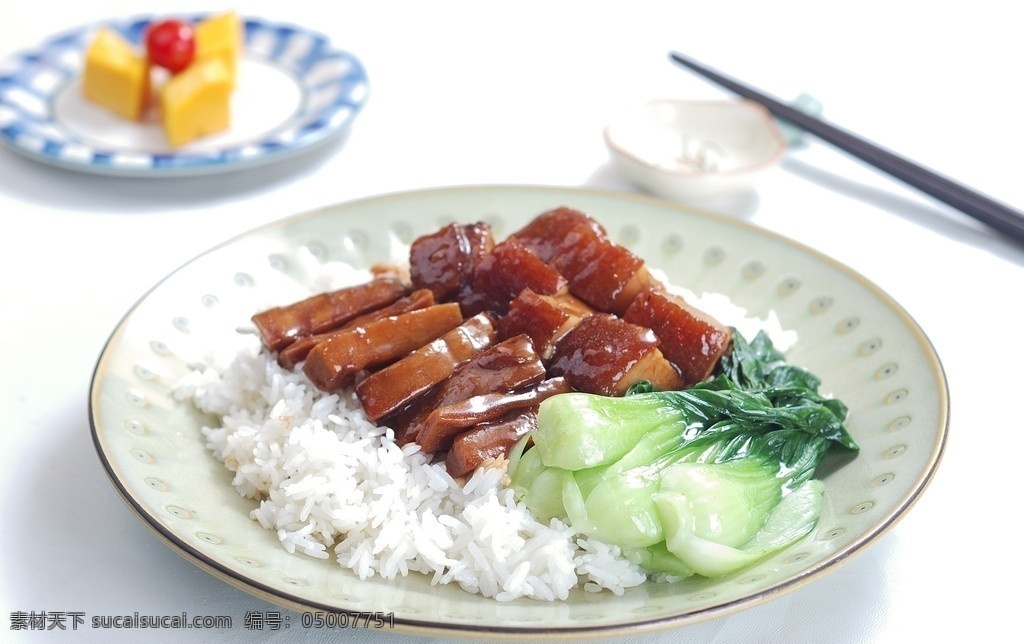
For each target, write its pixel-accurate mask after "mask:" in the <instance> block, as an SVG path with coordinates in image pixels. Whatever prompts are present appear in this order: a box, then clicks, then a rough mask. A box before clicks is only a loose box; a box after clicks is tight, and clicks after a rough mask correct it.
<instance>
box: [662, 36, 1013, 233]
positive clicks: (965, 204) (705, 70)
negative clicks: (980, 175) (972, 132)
mask: <svg viewBox="0 0 1024 644" xmlns="http://www.w3.org/2000/svg"><path fill="white" fill-rule="evenodd" d="M669 56H670V57H671V59H672V60H673V61H674V62H676V63H678V64H679V65H682V66H683V67H686V68H688V69H690V70H692V71H694V72H697V73H698V74H699V75H701V76H703V77H704V78H707V79H708V80H710V81H712V82H714V83H715V84H717V85H720V86H722V87H724V88H725V89H728V90H729V91H731V92H734V93H735V94H738V95H739V96H742V97H743V98H746V99H749V100H751V101H754V102H755V103H760V104H761V105H763V106H764V107H765V108H766V109H767V110H768V111H769V112H771V113H772V114H773V115H775V116H776V117H778V118H780V119H783V120H785V121H788V122H790V123H792V124H793V125H796V126H797V127H799V128H801V129H803V130H806V131H807V132H810V133H811V134H813V135H815V136H817V137H818V138H820V139H822V140H823V141H826V142H828V143H831V144H832V145H834V146H836V147H837V148H839V149H840V150H843V151H845V152H847V153H849V154H851V155H853V156H855V157H857V158H858V159H860V160H862V161H864V162H866V163H868V164H870V165H872V166H874V167H876V168H878V169H879V170H882V171H884V172H886V173H888V174H890V175H892V176H893V177H896V178H897V179H899V180H901V181H903V182H905V183H907V184H909V185H911V186H913V187H915V188H917V189H918V190H920V191H922V192H924V193H925V194H928V195H930V196H932V197H934V198H935V199H938V200H939V201H941V202H943V203H945V204H948V205H950V206H952V207H954V208H956V209H957V210H960V211H961V212H963V213H965V214H967V215H970V216H971V217H974V218H975V219H977V220H978V221H980V222H982V223H984V224H987V225H988V226H991V227H992V228H993V229H995V230H998V231H999V232H1001V233H1003V234H1004V235H1007V236H1008V237H1011V238H1013V239H1014V240H1016V241H1018V242H1024V213H1021V212H1020V211H1017V210H1014V209H1013V208H1010V207H1009V206H1007V205H1006V204H1003V203H1000V202H998V201H996V200H994V199H992V198H991V197H987V196H985V195H983V194H981V193H979V192H976V191H974V190H972V189H970V188H968V187H966V186H964V185H962V184H959V183H957V182H955V181H953V180H951V179H948V178H946V177H944V176H942V175H939V174H937V173H935V172H933V171H931V170H929V169H927V168H925V167H923V166H920V165H918V164H916V163H914V162H913V161H910V160H908V159H906V158H905V157H901V156H899V155H897V154H896V153H894V152H890V151H889V150H885V149H883V148H881V147H879V146H877V145H875V144H874V143H871V142H869V141H867V140H865V139H863V138H861V137H859V136H857V135H855V134H852V133H850V132H847V131H845V130H843V129H840V128H838V127H836V126H835V125H831V124H829V123H827V122H825V121H822V120H821V119H818V118H815V117H813V116H810V115H808V114H805V113H803V112H801V111H799V110H797V109H796V108H793V107H790V106H789V105H786V104H785V103H782V102H780V101H778V100H776V99H774V98H772V97H770V96H768V95H766V94H763V93H762V92H760V91H758V90H756V89H754V88H752V87H750V86H748V85H745V84H743V83H741V82H739V81H737V80H735V79H733V78H729V77H728V76H725V75H724V74H721V73H719V72H717V71H715V70H713V69H711V68H709V67H706V66H705V65H702V64H701V63H698V62H697V61H695V60H693V59H692V58H689V57H687V56H684V55H682V54H679V53H676V52H672V53H670V54H669Z"/></svg>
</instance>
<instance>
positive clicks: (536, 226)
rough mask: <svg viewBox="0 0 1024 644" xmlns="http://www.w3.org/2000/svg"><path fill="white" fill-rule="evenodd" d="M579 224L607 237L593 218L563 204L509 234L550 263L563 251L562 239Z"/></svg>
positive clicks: (600, 235)
mask: <svg viewBox="0 0 1024 644" xmlns="http://www.w3.org/2000/svg"><path fill="white" fill-rule="evenodd" d="M579 225H583V226H586V227H588V228H590V229H591V230H592V231H593V233H594V234H595V235H597V236H599V237H602V238H606V237H607V233H606V231H605V229H604V228H603V227H602V226H601V224H599V223H597V221H596V220H595V219H593V218H592V217H590V216H589V215H587V214H586V213H583V212H580V211H579V210H574V209H572V208H567V207H565V206H561V207H559V208H555V209H554V210H548V211H547V212H544V213H541V214H540V215H537V216H536V217H534V218H533V219H532V220H531V221H530V223H528V224H526V225H525V226H523V227H522V228H520V229H519V230H517V231H516V232H514V233H512V235H511V236H512V237H515V238H516V239H518V240H519V241H520V242H522V244H523V245H525V246H526V247H527V248H529V249H530V250H532V251H533V252H535V253H537V256H538V257H540V258H541V259H542V260H544V261H545V262H549V263H550V262H551V260H552V259H553V258H554V257H555V256H556V255H558V254H560V253H561V252H562V251H563V248H562V240H563V239H565V237H566V235H568V234H569V231H571V230H572V229H573V228H575V227H576V226H579Z"/></svg>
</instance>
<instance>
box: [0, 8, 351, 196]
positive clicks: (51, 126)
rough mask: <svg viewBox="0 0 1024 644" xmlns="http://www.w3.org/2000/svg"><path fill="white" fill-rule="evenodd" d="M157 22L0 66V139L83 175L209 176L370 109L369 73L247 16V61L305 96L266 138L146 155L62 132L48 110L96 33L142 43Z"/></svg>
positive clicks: (318, 41) (304, 35)
mask: <svg viewBox="0 0 1024 644" xmlns="http://www.w3.org/2000/svg"><path fill="white" fill-rule="evenodd" d="M202 17H203V16H202V15H193V16H188V18H189V19H191V20H198V19H200V18H202ZM154 19H155V18H154V17H153V16H146V17H136V18H131V19H128V20H124V21H104V22H98V23H94V24H91V25H87V26H84V27H80V28H77V29H74V30H72V31H69V32H65V33H63V34H59V35H57V36H54V37H52V38H51V39H49V40H47V41H46V42H45V43H43V44H42V45H40V46H39V47H37V48H35V49H32V50H28V51H23V52H20V53H17V54H14V55H13V56H11V57H10V58H8V59H7V60H5V61H3V62H2V63H0V141H2V142H3V143H4V144H6V145H8V146H10V147H11V148H12V149H14V150H15V151H17V152H20V153H23V154H25V155H27V156H29V157H32V158H34V159H36V160H38V161H42V162H44V163H48V164H51V165H56V166H60V167H64V168H68V169H73V170H80V171H84V172H92V173H97V174H110V175H119V176H141V177H161V176H184V175H193V174H207V173H213V172H225V171H230V170H237V169H241V168H244V167H250V166H252V165H259V164H262V163H267V162H270V161H276V160H280V159H283V158H287V157H288V156H290V155H292V154H294V153H297V152H300V151H302V150H306V149H308V148H310V147H311V146H313V145H316V144H318V143H321V142H324V141H326V140H327V139H329V138H331V137H332V136H333V135H336V134H338V133H340V132H342V131H343V130H344V129H345V128H346V127H347V126H348V125H349V124H350V123H351V122H352V120H353V119H354V118H355V117H356V115H357V114H358V113H359V111H360V110H361V108H362V106H363V104H364V103H365V102H366V99H367V96H368V80H367V77H366V72H365V70H364V69H363V66H362V64H361V63H360V62H359V60H358V59H357V58H356V57H354V56H353V55H352V54H349V53H347V52H344V51H341V50H339V49H336V48H333V47H332V46H331V44H330V42H329V41H328V39H327V38H326V37H324V36H323V35H320V34H317V33H315V32H311V31H308V30H306V29H303V28H300V27H296V26H293V25H286V24H279V23H268V22H264V21H262V20H259V19H255V18H245V19H244V21H243V22H244V26H245V36H246V38H245V40H246V44H245V57H246V59H248V60H253V61H258V62H260V63H263V64H266V65H270V66H272V67H274V68H276V69H277V70H279V71H281V72H283V73H285V74H286V75H287V76H288V77H290V78H291V79H292V80H293V81H294V82H295V83H296V85H297V86H298V88H299V90H300V92H301V99H300V105H299V107H298V109H297V110H296V111H295V112H294V113H293V114H291V115H290V116H289V117H288V118H287V119H286V120H285V121H284V122H282V123H280V124H277V125H276V127H273V128H271V129H270V131H269V133H267V134H265V135H262V136H260V137H259V138H256V139H253V140H245V141H241V142H233V143H231V144H229V145H225V146H222V147H214V148H212V149H210V148H205V149H203V150H201V151H196V152H192V151H182V152H149V151H144V150H133V149H115V148H113V147H107V146H99V145H97V144H96V142H95V141H92V140H84V139H83V137H81V136H80V135H79V134H78V133H76V132H74V131H72V130H70V129H69V128H67V127H65V126H64V124H63V123H62V122H61V120H60V117H59V115H58V114H57V113H56V111H55V109H54V103H55V100H56V98H57V97H58V96H59V95H60V93H61V92H62V91H63V90H64V89H65V88H66V87H67V86H68V85H69V84H70V83H72V82H74V81H75V80H76V79H77V78H78V76H79V74H80V73H81V65H82V59H83V55H84V51H85V49H86V47H87V46H88V44H89V41H90V40H91V38H92V36H93V34H94V33H95V32H96V30H97V29H99V28H100V27H109V28H112V29H115V30H117V31H119V32H120V33H121V34H123V35H124V36H125V37H126V38H127V39H128V40H129V41H131V42H133V43H139V42H141V40H142V37H143V34H144V32H145V29H146V26H147V25H148V24H149V23H150V22H152V21H153V20H154Z"/></svg>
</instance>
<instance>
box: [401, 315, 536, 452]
mask: <svg viewBox="0 0 1024 644" xmlns="http://www.w3.org/2000/svg"><path fill="white" fill-rule="evenodd" d="M546 375H547V374H546V372H545V369H544V365H543V363H541V361H540V357H539V356H537V353H536V352H535V351H534V350H533V344H532V343H531V342H530V339H529V338H528V337H526V336H525V335H520V336H516V337H514V338H509V339H507V340H502V341H501V342H499V343H498V344H495V345H494V346H492V347H490V348H489V349H486V350H484V351H482V352H481V353H479V354H477V355H476V356H474V357H473V358H472V359H471V360H470V361H469V362H467V363H465V364H463V365H462V366H460V367H459V368H458V369H456V370H455V372H454V373H453V374H452V375H451V376H449V377H448V378H447V379H446V380H444V381H442V382H441V383H440V384H438V385H437V386H436V387H434V388H433V389H431V390H430V391H428V392H427V393H425V394H423V395H422V396H420V397H419V398H417V399H416V400H414V401H413V402H412V403H411V404H410V405H408V406H407V407H405V408H404V409H402V410H400V411H399V412H397V414H393V415H392V416H391V417H389V419H388V421H387V424H388V425H390V426H391V427H393V428H394V430H395V440H396V442H398V444H400V445H404V444H406V443H409V442H411V441H414V440H415V441H416V442H417V443H419V444H420V446H421V447H422V448H423V451H425V452H433V451H436V450H438V449H443V448H446V447H447V446H448V444H449V443H450V442H451V439H452V438H454V436H448V435H444V434H443V433H442V432H435V433H433V435H431V434H423V432H422V430H423V427H424V424H425V422H426V419H427V417H428V416H429V415H430V413H431V412H432V411H433V410H434V409H437V408H438V407H443V406H445V405H451V404H454V403H457V402H461V401H463V400H467V399H469V398H472V397H473V396H480V395H483V394H489V393H495V392H497V393H509V392H513V391H516V390H518V389H523V388H525V387H530V386H532V385H535V384H537V383H539V382H541V381H542V380H544V378H545V377H546Z"/></svg>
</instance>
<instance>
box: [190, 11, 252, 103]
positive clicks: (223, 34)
mask: <svg viewBox="0 0 1024 644" xmlns="http://www.w3.org/2000/svg"><path fill="white" fill-rule="evenodd" d="M193 33H194V34H195V38H196V60H207V59H209V58H220V59H221V60H223V61H224V65H225V66H226V67H227V70H228V74H229V75H230V77H231V84H232V86H234V83H235V77H236V75H237V71H238V59H239V58H240V57H241V55H242V42H243V35H242V24H241V22H240V21H239V19H238V14H237V13H235V12H233V11H229V12H227V13H221V14H217V15H215V16H212V17H210V18H207V19H205V20H202V21H200V22H199V23H197V24H196V25H195V27H193Z"/></svg>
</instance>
